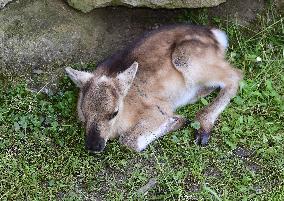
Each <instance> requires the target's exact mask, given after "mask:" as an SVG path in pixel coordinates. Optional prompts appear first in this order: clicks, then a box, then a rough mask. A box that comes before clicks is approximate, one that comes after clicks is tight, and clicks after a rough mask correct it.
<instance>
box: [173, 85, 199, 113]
mask: <svg viewBox="0 0 284 201" xmlns="http://www.w3.org/2000/svg"><path fill="white" fill-rule="evenodd" d="M197 92H198V87H190V88H189V89H184V90H181V91H179V92H177V94H176V96H175V99H174V103H173V104H174V109H177V108H178V107H181V106H184V105H186V104H189V103H194V102H195V101H196V100H197V97H196V96H197Z"/></svg>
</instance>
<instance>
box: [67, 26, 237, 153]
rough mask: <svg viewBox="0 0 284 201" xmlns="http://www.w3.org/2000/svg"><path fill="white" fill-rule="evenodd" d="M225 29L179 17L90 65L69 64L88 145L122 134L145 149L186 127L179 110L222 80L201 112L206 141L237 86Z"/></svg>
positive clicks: (201, 140) (200, 134) (96, 146)
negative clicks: (179, 20)
mask: <svg viewBox="0 0 284 201" xmlns="http://www.w3.org/2000/svg"><path fill="white" fill-rule="evenodd" d="M227 45H228V43H227V36H226V34H225V33H224V32H222V31H220V30H218V29H214V28H213V29H210V28H207V27H200V26H192V25H175V26H167V27H163V28H160V29H158V30H155V31H152V32H150V33H147V34H145V35H144V36H143V37H141V38H140V39H138V40H137V41H135V42H134V43H133V44H132V45H131V46H129V47H128V48H126V49H124V50H123V51H120V52H117V53H116V54H114V55H113V56H111V57H109V58H107V59H106V60H105V61H104V62H102V63H101V64H99V65H98V67H97V69H96V70H95V71H94V72H92V73H90V72H83V71H77V70H74V69H72V68H70V67H67V68H66V72H67V74H68V76H69V77H70V78H71V79H72V80H73V81H74V82H75V84H76V85H77V86H78V87H79V88H80V97H79V101H78V108H77V109H78V115H79V118H80V120H81V121H82V122H84V123H85V129H86V148H87V149H88V150H89V151H91V152H100V151H102V150H103V149H104V148H105V146H106V142H107V140H108V139H111V138H116V137H119V139H120V142H121V143H122V144H125V145H126V146H128V147H130V148H132V149H134V150H136V151H142V150H143V149H145V148H146V147H147V145H148V144H150V143H151V142H152V141H153V140H155V139H157V138H159V137H161V136H163V135H165V134H166V133H168V132H171V131H174V130H177V129H179V128H181V127H182V126H183V125H184V124H185V123H186V122H187V120H186V119H185V118H184V117H181V116H178V115H175V114H174V111H175V110H176V109H177V108H178V107H180V106H183V105H186V104H189V103H194V102H196V101H197V100H198V99H200V98H201V97H205V96H207V95H208V94H210V93H211V92H212V91H213V90H215V89H216V88H220V92H219V94H218V96H217V97H216V98H215V100H214V101H213V102H212V103H210V104H209V105H207V106H206V107H205V108H203V109H202V110H200V111H199V112H198V113H197V114H196V120H197V121H199V122H200V129H199V130H197V131H196V135H195V141H196V143H198V144H200V145H206V144H207V143H208V139H209V136H210V132H211V130H212V127H213V125H214V122H215V121H216V119H217V117H218V116H219V114H220V113H221V112H222V111H223V110H224V109H225V107H226V106H227V105H228V103H229V102H230V99H231V98H232V97H234V96H235V95H236V93H237V90H238V86H239V81H240V80H241V79H242V73H241V71H240V70H238V69H235V68H232V66H231V65H230V64H229V63H228V62H227V61H226V60H225V58H224V54H225V51H226V48H227Z"/></svg>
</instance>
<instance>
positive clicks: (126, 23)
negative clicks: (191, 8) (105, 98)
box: [0, 0, 182, 89]
mask: <svg viewBox="0 0 284 201" xmlns="http://www.w3.org/2000/svg"><path fill="white" fill-rule="evenodd" d="M180 13H182V11H169V10H158V11H154V10H151V9H135V10H133V9H130V8H124V7H120V8H102V9H97V10H96V11H95V12H91V13H88V14H83V13H81V12H78V11H76V10H74V9H73V8H71V7H70V6H68V4H66V3H65V2H63V1H61V0H25V1H13V2H12V3H10V4H9V5H8V6H6V7H5V8H4V9H3V10H1V11H0V25H1V26H0V49H1V51H0V74H4V77H5V75H7V74H12V75H16V76H17V77H24V78H25V79H28V80H30V82H36V81H37V80H38V81H39V82H40V83H42V82H44V81H45V80H46V82H44V83H43V84H42V85H39V86H38V87H39V89H41V88H42V87H43V86H44V85H45V84H46V83H47V82H50V80H51V78H52V79H54V77H56V76H57V75H62V74H63V67H64V66H66V65H69V64H74V63H80V64H81V63H85V64H86V63H89V62H91V63H97V62H98V61H100V60H102V59H104V58H105V57H107V56H109V55H111V54H112V53H114V51H116V50H118V49H121V48H123V47H124V46H126V45H127V44H128V43H129V42H131V41H132V39H134V38H136V37H137V36H138V35H140V34H141V33H143V32H144V31H145V30H147V29H154V28H156V27H158V26H159V25H160V24H167V23H171V22H173V21H174V20H175V19H176V16H178V15H179V14H180ZM38 72H40V73H38ZM0 77H3V76H0Z"/></svg>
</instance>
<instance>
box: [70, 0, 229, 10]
mask: <svg viewBox="0 0 284 201" xmlns="http://www.w3.org/2000/svg"><path fill="white" fill-rule="evenodd" d="M225 1H226V0H212V1H209V0H115V1H113V0H67V2H68V3H69V4H70V5H71V6H73V7H74V8H76V9H78V10H81V11H83V12H85V13H86V12H89V11H91V10H93V9H94V8H101V7H106V6H130V7H149V8H199V7H212V6H217V5H219V4H220V3H224V2H225Z"/></svg>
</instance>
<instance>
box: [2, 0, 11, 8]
mask: <svg viewBox="0 0 284 201" xmlns="http://www.w3.org/2000/svg"><path fill="white" fill-rule="evenodd" d="M11 1H13V0H0V9H1V8H4V7H5V6H6V5H7V4H8V3H10V2H11Z"/></svg>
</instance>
